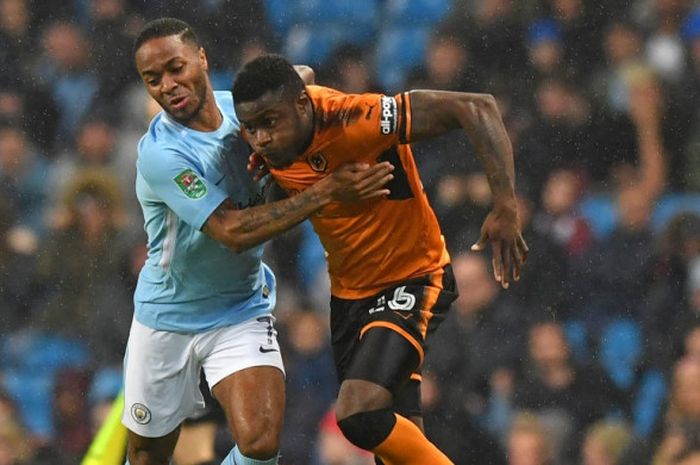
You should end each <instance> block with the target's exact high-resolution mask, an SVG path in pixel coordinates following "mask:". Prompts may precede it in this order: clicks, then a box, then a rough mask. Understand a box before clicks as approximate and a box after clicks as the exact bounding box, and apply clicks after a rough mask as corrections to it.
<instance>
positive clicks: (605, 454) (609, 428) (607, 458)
mask: <svg viewBox="0 0 700 465" xmlns="http://www.w3.org/2000/svg"><path fill="white" fill-rule="evenodd" d="M631 441H632V433H631V432H630V431H629V428H627V427H626V426H625V425H624V424H623V423H606V422H600V423H595V424H594V425H593V426H591V427H590V428H589V429H588V431H587V432H586V437H585V438H584V440H583V447H582V454H581V459H582V460H581V465H617V464H618V463H619V461H620V458H621V457H622V454H623V453H624V452H625V449H626V448H627V447H628V446H629V444H630V442H631Z"/></svg>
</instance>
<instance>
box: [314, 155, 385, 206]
mask: <svg viewBox="0 0 700 465" xmlns="http://www.w3.org/2000/svg"><path fill="white" fill-rule="evenodd" d="M392 171H394V165H392V164H391V163H389V162H386V161H385V162H382V163H378V164H376V165H374V166H370V165H368V164H367V163H350V164H347V165H343V166H341V167H340V168H338V170H336V171H334V172H333V173H331V174H330V175H328V176H327V177H325V178H324V179H323V182H326V183H328V185H329V188H330V195H331V198H332V199H333V200H336V201H341V202H352V201H357V200H366V199H371V198H374V197H379V196H382V195H388V194H389V189H387V188H386V183H388V182H389V181H391V180H392V179H394V175H393V174H391V172H392Z"/></svg>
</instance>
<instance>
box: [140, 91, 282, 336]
mask: <svg viewBox="0 0 700 465" xmlns="http://www.w3.org/2000/svg"><path fill="white" fill-rule="evenodd" d="M214 94H215V98H216V103H217V105H218V106H219V110H220V111H221V114H222V115H223V123H222V124H221V126H220V127H219V128H218V129H217V130H216V131H213V132H200V131H195V130H193V129H190V128H187V127H185V126H183V125H181V124H179V123H177V122H175V121H174V120H173V119H172V118H171V117H169V116H168V115H167V114H166V113H165V112H161V113H159V114H158V115H156V116H155V117H154V118H153V121H152V122H151V124H150V126H149V128H148V132H147V133H146V134H145V135H144V136H143V137H142V138H141V141H140V142H139V145H138V159H137V161H136V166H137V175H136V195H137V197H138V199H139V203H140V204H141V208H142V210H143V216H144V220H145V230H146V233H147V234H148V259H147V260H146V264H145V265H144V267H143V269H142V270H141V273H140V275H139V279H138V284H137V286H136V292H135V294H134V305H135V318H136V320H137V321H139V322H140V323H142V324H144V325H146V326H148V327H150V328H153V329H157V330H166V331H177V332H199V331H205V330H208V329H212V328H217V327H221V326H227V325H233V324H237V323H240V322H242V321H245V320H248V319H250V318H254V317H257V316H260V315H267V314H270V313H271V312H272V309H273V308H274V305H275V278H274V275H273V274H272V272H271V271H270V269H269V268H268V267H267V266H266V265H265V264H264V263H263V262H262V261H261V256H262V251H263V247H262V246H258V247H253V248H251V249H249V250H246V251H244V252H241V253H235V252H233V251H232V250H230V249H228V248H226V247H225V246H224V245H223V244H220V243H219V242H217V241H215V240H214V239H212V238H210V237H209V236H207V235H206V234H204V233H203V232H201V229H202V226H204V223H205V222H206V220H207V218H209V215H211V214H212V212H213V211H214V210H215V209H216V208H217V207H218V206H219V205H220V204H221V202H223V201H224V199H226V198H228V197H230V198H231V199H232V200H233V201H234V202H235V203H236V205H237V206H238V208H246V207H249V206H253V205H258V204H261V203H263V201H264V196H263V188H264V186H263V184H262V183H257V182H254V181H253V180H252V177H251V175H250V174H249V173H248V172H247V170H246V163H247V159H248V148H247V145H246V144H245V142H243V141H242V140H241V139H240V138H239V128H240V124H239V122H238V118H237V117H236V113H235V110H234V107H233V97H232V95H231V93H230V92H224V91H217V92H215V93H214Z"/></svg>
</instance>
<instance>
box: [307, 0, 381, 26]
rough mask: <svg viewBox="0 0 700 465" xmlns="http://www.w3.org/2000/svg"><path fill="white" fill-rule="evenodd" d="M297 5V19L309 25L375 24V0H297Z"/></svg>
mask: <svg viewBox="0 0 700 465" xmlns="http://www.w3.org/2000/svg"><path fill="white" fill-rule="evenodd" d="M297 5H298V10H297V11H298V20H299V21H301V22H304V23H306V24H311V25H318V24H324V23H325V24H327V23H335V24H337V25H347V26H350V27H357V26H362V25H367V24H370V25H375V24H376V22H377V18H378V7H377V0H353V1H352V2H348V1H346V0H299V1H298V3H297Z"/></svg>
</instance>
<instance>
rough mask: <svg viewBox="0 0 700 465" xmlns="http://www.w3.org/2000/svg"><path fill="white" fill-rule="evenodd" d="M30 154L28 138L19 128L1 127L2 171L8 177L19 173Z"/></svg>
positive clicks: (0, 169) (0, 152) (0, 150)
mask: <svg viewBox="0 0 700 465" xmlns="http://www.w3.org/2000/svg"><path fill="white" fill-rule="evenodd" d="M28 154H29V153H28V146H27V140H26V139H25V137H24V135H23V134H22V132H21V131H20V130H19V129H17V128H14V127H6V128H3V129H0V173H2V174H4V175H5V176H8V177H13V176H15V175H17V174H19V173H20V172H21V170H22V168H24V164H25V162H26V161H27V157H28Z"/></svg>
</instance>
